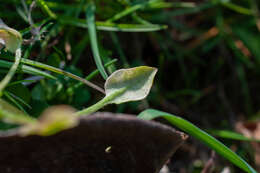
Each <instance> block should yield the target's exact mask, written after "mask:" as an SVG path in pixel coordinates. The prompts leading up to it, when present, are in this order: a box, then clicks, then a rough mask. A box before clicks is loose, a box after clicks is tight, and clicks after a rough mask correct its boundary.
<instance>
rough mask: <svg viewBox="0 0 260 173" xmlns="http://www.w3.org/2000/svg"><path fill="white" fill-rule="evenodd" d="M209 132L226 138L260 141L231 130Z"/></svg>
mask: <svg viewBox="0 0 260 173" xmlns="http://www.w3.org/2000/svg"><path fill="white" fill-rule="evenodd" d="M207 132H208V133H210V134H211V135H213V136H217V137H221V138H226V139H233V140H239V141H249V142H260V140H259V139H254V138H248V137H245V136H244V135H241V134H240V133H236V132H232V131H229V130H207Z"/></svg>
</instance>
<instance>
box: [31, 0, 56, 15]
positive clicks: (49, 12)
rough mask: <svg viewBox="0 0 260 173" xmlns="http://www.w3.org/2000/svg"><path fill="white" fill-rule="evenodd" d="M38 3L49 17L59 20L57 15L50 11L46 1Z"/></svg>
mask: <svg viewBox="0 0 260 173" xmlns="http://www.w3.org/2000/svg"><path fill="white" fill-rule="evenodd" d="M36 2H37V4H38V5H39V6H40V7H41V9H42V10H43V11H44V12H46V13H47V14H48V15H49V17H51V18H53V19H56V18H57V16H56V14H54V13H53V12H52V11H51V10H50V8H49V7H48V5H47V4H46V3H45V1H44V0H36Z"/></svg>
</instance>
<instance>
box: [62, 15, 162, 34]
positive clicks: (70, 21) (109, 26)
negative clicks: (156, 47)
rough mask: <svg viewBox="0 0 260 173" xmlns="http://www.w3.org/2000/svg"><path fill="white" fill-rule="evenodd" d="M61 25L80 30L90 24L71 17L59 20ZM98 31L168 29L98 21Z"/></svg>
mask: <svg viewBox="0 0 260 173" xmlns="http://www.w3.org/2000/svg"><path fill="white" fill-rule="evenodd" d="M58 20H59V22H60V23H62V24H65V25H71V26H76V27H80V28H88V24H87V23H86V22H85V20H83V19H76V18H70V17H62V18H59V19H58ZM96 27H97V30H102V31H119V32H152V31H159V30H162V29H166V28H167V26H166V25H155V24H153V25H143V24H116V23H107V22H101V21H96Z"/></svg>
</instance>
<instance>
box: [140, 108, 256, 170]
mask: <svg viewBox="0 0 260 173" xmlns="http://www.w3.org/2000/svg"><path fill="white" fill-rule="evenodd" d="M138 117H139V118H141V119H145V120H151V119H154V118H159V117H162V118H164V119H166V120H167V121H169V122H170V123H171V124H172V125H174V126H176V127H178V128H179V129H181V130H183V131H184V132H186V133H188V134H190V135H191V136H193V137H195V138H197V139H198V140H200V141H201V142H203V143H205V144H206V145H207V146H209V147H210V148H212V149H213V150H215V151H216V152H217V153H218V154H220V155H221V156H223V157H224V158H226V159H228V160H229V161H230V162H232V163H233V164H234V165H236V166H238V167H239V168H241V169H242V170H244V171H246V172H248V173H256V171H255V170H254V169H253V168H252V167H251V166H250V165H248V164H247V162H245V161H244V160H243V159H242V158H241V157H239V156H238V155H237V154H236V153H234V152H233V151H232V150H230V149H229V148H228V147H226V146H225V145H224V144H222V143H221V142H220V141H218V140H217V139H215V138H214V137H212V136H210V135H209V134H208V133H206V132H205V131H203V130H201V129H200V128H198V127H196V126H195V125H193V124H192V123H190V122H188V121H186V120H184V119H183V118H181V117H178V116H175V115H172V114H169V113H166V112H162V111H158V110H154V109H147V110H145V111H143V112H141V113H140V114H139V116H138Z"/></svg>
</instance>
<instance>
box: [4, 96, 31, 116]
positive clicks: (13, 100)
mask: <svg viewBox="0 0 260 173" xmlns="http://www.w3.org/2000/svg"><path fill="white" fill-rule="evenodd" d="M3 94H4V96H6V98H8V99H9V100H10V101H11V102H13V104H15V105H16V106H17V107H18V108H19V109H20V110H22V111H23V112H24V113H26V111H25V110H24V108H23V106H22V105H21V104H20V103H18V102H17V101H16V100H15V99H14V98H13V97H12V96H11V95H10V93H9V92H6V91H4V92H3Z"/></svg>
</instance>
